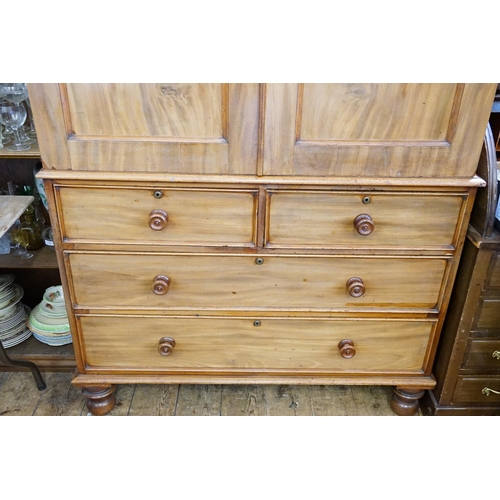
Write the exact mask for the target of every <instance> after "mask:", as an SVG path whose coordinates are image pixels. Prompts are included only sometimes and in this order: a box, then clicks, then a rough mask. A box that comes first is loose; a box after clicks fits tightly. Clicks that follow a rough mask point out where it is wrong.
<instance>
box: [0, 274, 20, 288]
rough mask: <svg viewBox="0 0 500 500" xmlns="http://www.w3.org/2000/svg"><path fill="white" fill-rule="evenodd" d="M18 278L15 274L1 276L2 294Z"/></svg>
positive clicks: (0, 286)
mask: <svg viewBox="0 0 500 500" xmlns="http://www.w3.org/2000/svg"><path fill="white" fill-rule="evenodd" d="M15 279H16V277H15V276H14V275H13V274H0V292H2V291H3V289H4V288H6V287H7V286H9V285H10V284H11V283H13V282H14V280H15Z"/></svg>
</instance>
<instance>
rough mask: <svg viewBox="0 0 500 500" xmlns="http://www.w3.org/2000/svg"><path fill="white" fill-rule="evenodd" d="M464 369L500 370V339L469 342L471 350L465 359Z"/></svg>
mask: <svg viewBox="0 0 500 500" xmlns="http://www.w3.org/2000/svg"><path fill="white" fill-rule="evenodd" d="M463 367H464V368H476V369H478V368H479V369H490V370H495V369H496V370H500V339H496V340H483V339H473V340H469V349H468V353H467V355H466V356H465V358H464V363H463Z"/></svg>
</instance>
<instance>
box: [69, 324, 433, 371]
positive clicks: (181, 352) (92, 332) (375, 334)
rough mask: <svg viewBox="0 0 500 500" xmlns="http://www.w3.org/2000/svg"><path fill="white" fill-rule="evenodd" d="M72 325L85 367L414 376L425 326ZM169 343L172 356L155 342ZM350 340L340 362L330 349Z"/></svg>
mask: <svg viewBox="0 0 500 500" xmlns="http://www.w3.org/2000/svg"><path fill="white" fill-rule="evenodd" d="M79 325H80V329H81V332H82V335H83V340H84V343H85V346H86V364H87V367H88V370H91V369H92V367H106V368H107V369H113V370H115V371H123V372H125V373H126V372H128V371H130V370H142V371H148V370H162V371H164V372H181V373H182V372H186V371H187V372H196V371H198V370H203V371H207V372H214V371H217V370H223V371H226V372H229V373H231V372H233V373H238V372H240V373H244V372H248V373H249V374H251V373H252V372H254V373H256V372H259V371H261V370H266V371H269V370H272V369H274V370H284V371H293V372H294V373H295V374H299V373H301V372H303V373H304V375H306V374H307V373H314V372H316V373H318V372H319V373H322V372H323V373H325V372H330V373H332V372H337V373H338V372H346V373H349V372H350V373H354V372H357V371H360V370H361V371H368V372H373V373H376V372H385V373H389V372H396V373H403V372H406V373H411V372H413V373H418V372H419V371H420V370H421V369H422V366H423V360H424V355H425V352H426V349H427V343H428V340H429V335H430V331H431V329H432V323H429V322H426V321H394V322H386V321H314V322H311V321H307V320H303V319H300V318H294V319H265V320H262V322H261V324H260V326H254V320H251V319H236V318H217V319H215V318H210V319H206V318H175V317H147V318H145V317H143V318H141V317H130V316H127V317H124V316H122V317H120V316H115V317H105V316H98V317H94V316H84V317H80V318H79ZM166 334H168V335H169V336H171V337H173V338H175V341H176V346H175V349H174V352H173V354H172V355H171V356H167V357H165V356H161V355H160V354H159V353H158V341H159V339H160V338H161V337H163V336H164V335H166ZM344 338H351V339H352V340H353V341H354V342H355V344H356V351H357V352H356V356H354V357H353V358H351V359H344V358H342V356H340V354H339V352H338V348H337V344H338V343H339V341H340V340H342V339H344Z"/></svg>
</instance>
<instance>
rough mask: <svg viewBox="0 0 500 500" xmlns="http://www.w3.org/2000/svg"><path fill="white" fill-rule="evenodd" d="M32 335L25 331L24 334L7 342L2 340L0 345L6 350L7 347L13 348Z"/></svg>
mask: <svg viewBox="0 0 500 500" xmlns="http://www.w3.org/2000/svg"><path fill="white" fill-rule="evenodd" d="M32 335H33V333H32V332H31V331H30V330H28V329H26V331H25V332H23V333H22V334H21V335H18V336H17V337H15V338H13V339H12V340H7V341H3V340H2V345H3V346H4V348H5V349H8V348H9V347H14V346H15V345H18V344H20V343H21V342H24V341H25V340H28V339H29V338H30V337H31V336H32Z"/></svg>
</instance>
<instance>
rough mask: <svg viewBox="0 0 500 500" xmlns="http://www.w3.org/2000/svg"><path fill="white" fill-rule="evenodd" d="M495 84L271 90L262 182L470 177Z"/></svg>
mask: <svg viewBox="0 0 500 500" xmlns="http://www.w3.org/2000/svg"><path fill="white" fill-rule="evenodd" d="M495 89H496V84H440V85H433V84H430V85H429V84H399V83H391V84H356V83H354V84H329V83H321V84H313V83H309V84H295V83H287V84H268V85H267V90H266V108H265V113H266V131H268V130H269V131H270V132H269V133H268V134H266V136H265V137H266V142H265V145H264V150H265V151H266V155H265V161H264V175H306V176H320V177H321V176H353V177H356V176H359V175H360V172H362V175H368V176H374V177H376V176H385V177H435V176H442V177H448V176H449V177H455V176H456V177H470V176H472V175H474V173H475V169H476V166H477V160H478V158H479V154H480V151H481V146H482V140H483V137H484V133H485V129H486V123H487V120H488V116H489V113H490V109H491V104H492V102H493V98H494V94H495Z"/></svg>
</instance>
